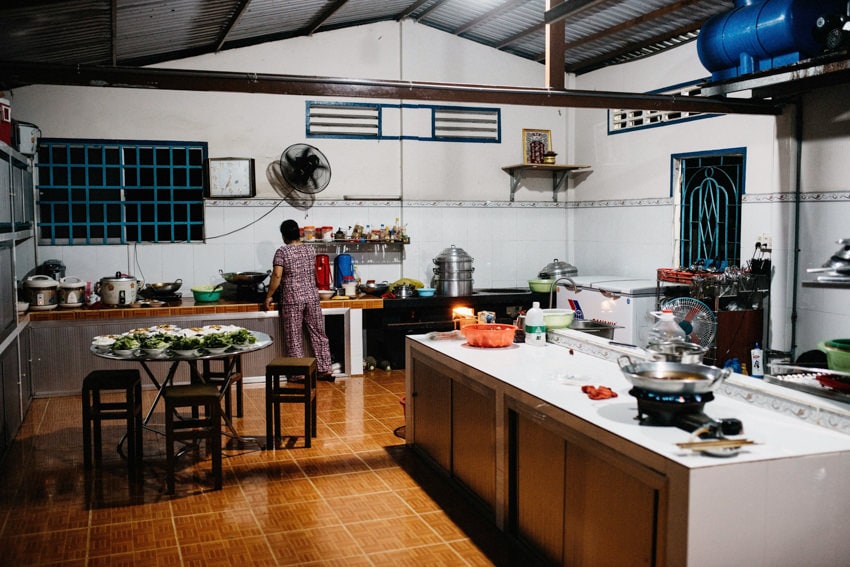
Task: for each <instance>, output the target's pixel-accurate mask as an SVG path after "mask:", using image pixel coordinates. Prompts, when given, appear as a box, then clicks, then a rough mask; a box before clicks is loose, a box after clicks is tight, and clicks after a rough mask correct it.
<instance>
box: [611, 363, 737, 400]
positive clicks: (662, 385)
mask: <svg viewBox="0 0 850 567" xmlns="http://www.w3.org/2000/svg"><path fill="white" fill-rule="evenodd" d="M617 362H618V363H619V364H620V370H622V372H623V376H625V377H626V380H628V381H629V382H631V383H632V385H633V386H635V387H636V388H642V389H644V390H648V391H650V392H663V393H665V394H703V393H705V392H710V391H712V390H714V389H715V388H716V387H717V386H719V385H720V384H721V383H722V382H723V381H724V380H725V379H726V378H727V377H728V376H729V375H730V374H731V373H732V369H731V368H724V369H722V370H721V369H720V368H715V367H714V366H706V365H704V364H684V363H681V362H666V361H652V362H643V361H641V362H632V360H631V359H630V358H629V357H627V356H621V357H620V358H619V359H618V361H617Z"/></svg>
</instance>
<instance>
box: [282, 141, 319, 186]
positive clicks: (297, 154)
mask: <svg viewBox="0 0 850 567" xmlns="http://www.w3.org/2000/svg"><path fill="white" fill-rule="evenodd" d="M280 172H281V174H282V175H283V178H284V179H285V180H286V182H287V183H288V184H289V185H290V186H291V187H292V188H293V189H295V190H296V191H298V192H299V193H306V194H308V195H314V194H316V193H319V192H320V191H323V190H324V189H325V187H327V186H328V183H330V182H331V166H330V164H329V163H328V159H327V158H326V157H325V154H323V153H322V152H320V151H319V150H318V148H315V147H313V146H311V145H309V144H292V145H291V146H289V147H288V148H286V149H285V150H283V153H282V154H281V155H280Z"/></svg>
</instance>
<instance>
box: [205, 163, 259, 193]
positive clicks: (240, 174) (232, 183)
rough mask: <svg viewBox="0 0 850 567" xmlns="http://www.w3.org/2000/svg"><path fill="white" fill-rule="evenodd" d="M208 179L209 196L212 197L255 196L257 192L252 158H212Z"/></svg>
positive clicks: (208, 165) (208, 166) (208, 168)
mask: <svg viewBox="0 0 850 567" xmlns="http://www.w3.org/2000/svg"><path fill="white" fill-rule="evenodd" d="M207 179H208V183H207V197H209V198H211V199H234V198H238V197H253V196H254V195H255V193H256V188H255V186H254V160H253V159H252V158H210V159H208V160H207Z"/></svg>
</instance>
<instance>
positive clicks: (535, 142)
mask: <svg viewBox="0 0 850 567" xmlns="http://www.w3.org/2000/svg"><path fill="white" fill-rule="evenodd" d="M551 149H552V131H551V130H531V129H528V128H523V130H522V163H543V155H544V154H545V153H546V152H548V151H550V150H551Z"/></svg>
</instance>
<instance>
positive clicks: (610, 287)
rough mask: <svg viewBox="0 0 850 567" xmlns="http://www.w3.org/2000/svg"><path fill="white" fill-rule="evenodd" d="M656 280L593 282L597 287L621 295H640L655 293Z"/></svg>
mask: <svg viewBox="0 0 850 567" xmlns="http://www.w3.org/2000/svg"><path fill="white" fill-rule="evenodd" d="M657 285H658V282H657V281H656V280H613V281H606V282H598V283H595V284H593V287H594V288H595V289H598V290H600V291H608V292H612V293H617V294H620V295H630V296H633V297H639V296H644V295H653V296H654V295H655V291H656V286H657Z"/></svg>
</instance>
